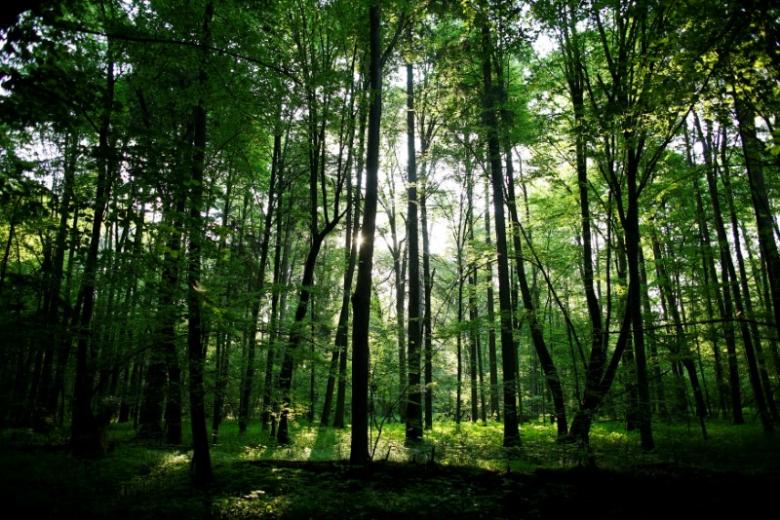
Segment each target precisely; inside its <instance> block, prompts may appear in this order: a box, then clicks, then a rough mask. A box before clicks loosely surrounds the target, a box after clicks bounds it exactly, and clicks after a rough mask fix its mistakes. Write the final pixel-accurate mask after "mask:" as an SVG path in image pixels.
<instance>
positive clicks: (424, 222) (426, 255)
mask: <svg viewBox="0 0 780 520" xmlns="http://www.w3.org/2000/svg"><path fill="white" fill-rule="evenodd" d="M422 152H423V155H425V153H426V150H425V149H423V150H422ZM428 189H429V188H428V178H427V176H426V178H425V188H424V189H423V193H422V196H421V197H420V226H421V228H422V242H423V290H424V291H425V294H424V303H423V306H424V308H423V355H424V366H425V368H424V379H423V381H424V384H425V410H424V416H425V417H424V419H425V429H426V430H431V429H433V316H432V315H431V312H432V309H431V295H432V293H433V273H432V272H431V251H430V243H429V237H428V205H427V200H428V195H429V192H428Z"/></svg>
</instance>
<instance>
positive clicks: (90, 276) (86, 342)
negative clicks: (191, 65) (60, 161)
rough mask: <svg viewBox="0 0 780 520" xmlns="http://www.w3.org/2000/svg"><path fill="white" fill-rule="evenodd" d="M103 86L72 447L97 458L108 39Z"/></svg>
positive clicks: (109, 155) (110, 70)
mask: <svg viewBox="0 0 780 520" xmlns="http://www.w3.org/2000/svg"><path fill="white" fill-rule="evenodd" d="M107 52H108V56H107V58H108V59H107V61H108V64H107V71H106V85H105V92H104V98H103V103H104V104H103V114H102V117H101V124H100V131H99V136H98V143H99V144H98V157H97V160H98V177H97V188H96V193H95V210H94V215H93V217H92V231H91V235H90V242H89V249H88V251H87V257H86V261H85V265H84V273H83V275H82V282H81V289H80V291H79V292H80V299H81V301H82V304H81V315H80V318H79V319H78V344H77V347H76V381H75V386H74V392H73V424H72V431H71V445H72V448H73V451H74V452H75V453H76V454H78V455H96V454H102V453H103V452H104V451H105V443H104V442H103V439H102V433H101V431H100V430H101V429H100V427H99V425H98V422H97V419H96V418H95V416H94V414H93V412H92V397H93V396H92V393H93V391H92V385H93V379H94V374H93V369H92V367H91V366H90V360H89V349H90V340H91V338H92V332H93V330H92V312H93V308H94V303H95V279H96V276H97V259H98V248H99V246H100V232H101V227H102V225H103V218H104V215H105V211H106V205H107V202H108V198H109V192H110V190H111V176H112V175H113V174H114V170H113V169H114V165H115V158H114V157H113V150H112V147H111V144H110V139H111V137H110V127H111V114H112V109H113V104H114V85H115V83H116V79H115V77H114V61H113V60H114V58H113V54H112V46H111V41H110V40H109V46H108V51H107Z"/></svg>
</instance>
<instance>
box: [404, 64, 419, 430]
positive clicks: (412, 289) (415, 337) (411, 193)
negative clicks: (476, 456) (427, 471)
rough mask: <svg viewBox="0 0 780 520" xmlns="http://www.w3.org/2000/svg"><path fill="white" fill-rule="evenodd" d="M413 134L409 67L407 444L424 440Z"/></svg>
mask: <svg viewBox="0 0 780 520" xmlns="http://www.w3.org/2000/svg"><path fill="white" fill-rule="evenodd" d="M414 140H415V133H414V69H413V68H412V64H411V63H407V64H406V142H407V160H408V161H409V164H408V177H407V182H408V187H407V214H406V220H407V225H408V228H407V235H406V238H407V244H408V247H409V321H408V326H409V333H408V335H407V338H408V341H409V355H408V358H407V361H408V370H409V392H408V400H407V405H406V441H407V442H412V443H414V442H418V441H419V440H420V439H422V432H423V418H422V389H421V388H420V339H421V334H420V330H421V320H420V248H419V238H418V227H419V226H418V218H417V204H418V200H417V157H416V150H415V142H414Z"/></svg>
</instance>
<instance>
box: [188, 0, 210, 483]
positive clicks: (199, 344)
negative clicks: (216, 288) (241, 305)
mask: <svg viewBox="0 0 780 520" xmlns="http://www.w3.org/2000/svg"><path fill="white" fill-rule="evenodd" d="M213 15H214V4H213V3H212V2H211V1H209V2H208V3H207V4H206V9H205V14H204V18H203V28H202V33H201V42H200V53H201V56H200V60H201V61H200V70H199V73H198V84H199V86H200V89H201V90H200V92H201V94H200V97H199V99H198V101H197V104H196V105H195V108H194V110H193V140H192V179H191V188H190V209H189V226H188V227H189V230H188V231H189V251H188V254H189V257H188V262H187V314H188V320H187V354H188V361H189V390H190V421H191V429H192V448H193V455H192V465H191V469H192V477H193V480H194V481H195V483H197V484H206V483H208V482H210V481H211V480H212V472H211V458H210V456H209V444H208V433H207V431H206V410H205V403H204V393H205V390H204V388H203V364H204V353H205V348H204V341H203V340H204V338H203V336H204V334H203V318H202V302H201V297H202V296H201V292H202V288H201V287H200V278H201V250H202V243H203V239H204V236H203V216H202V214H201V211H202V210H203V172H204V169H205V158H206V124H207V121H206V100H205V97H206V91H207V89H208V74H207V71H206V66H207V62H208V57H209V56H208V55H209V45H210V42H211V19H212V17H213Z"/></svg>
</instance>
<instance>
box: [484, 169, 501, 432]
mask: <svg viewBox="0 0 780 520" xmlns="http://www.w3.org/2000/svg"><path fill="white" fill-rule="evenodd" d="M492 242H493V239H492V238H491V233H490V188H489V185H488V180H487V179H485V244H486V245H487V248H488V250H490V249H491V248H492V245H493V244H492ZM486 271H487V272H486V274H485V281H486V282H487V289H486V293H487V294H486V298H487V320H488V365H489V370H490V415H491V417H493V418H495V419H496V420H497V421H500V420H501V407H500V403H499V400H498V399H499V398H498V395H499V394H498V361H497V355H496V315H495V314H496V313H495V300H494V297H493V262H492V261H491V260H488V262H487V266H486Z"/></svg>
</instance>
